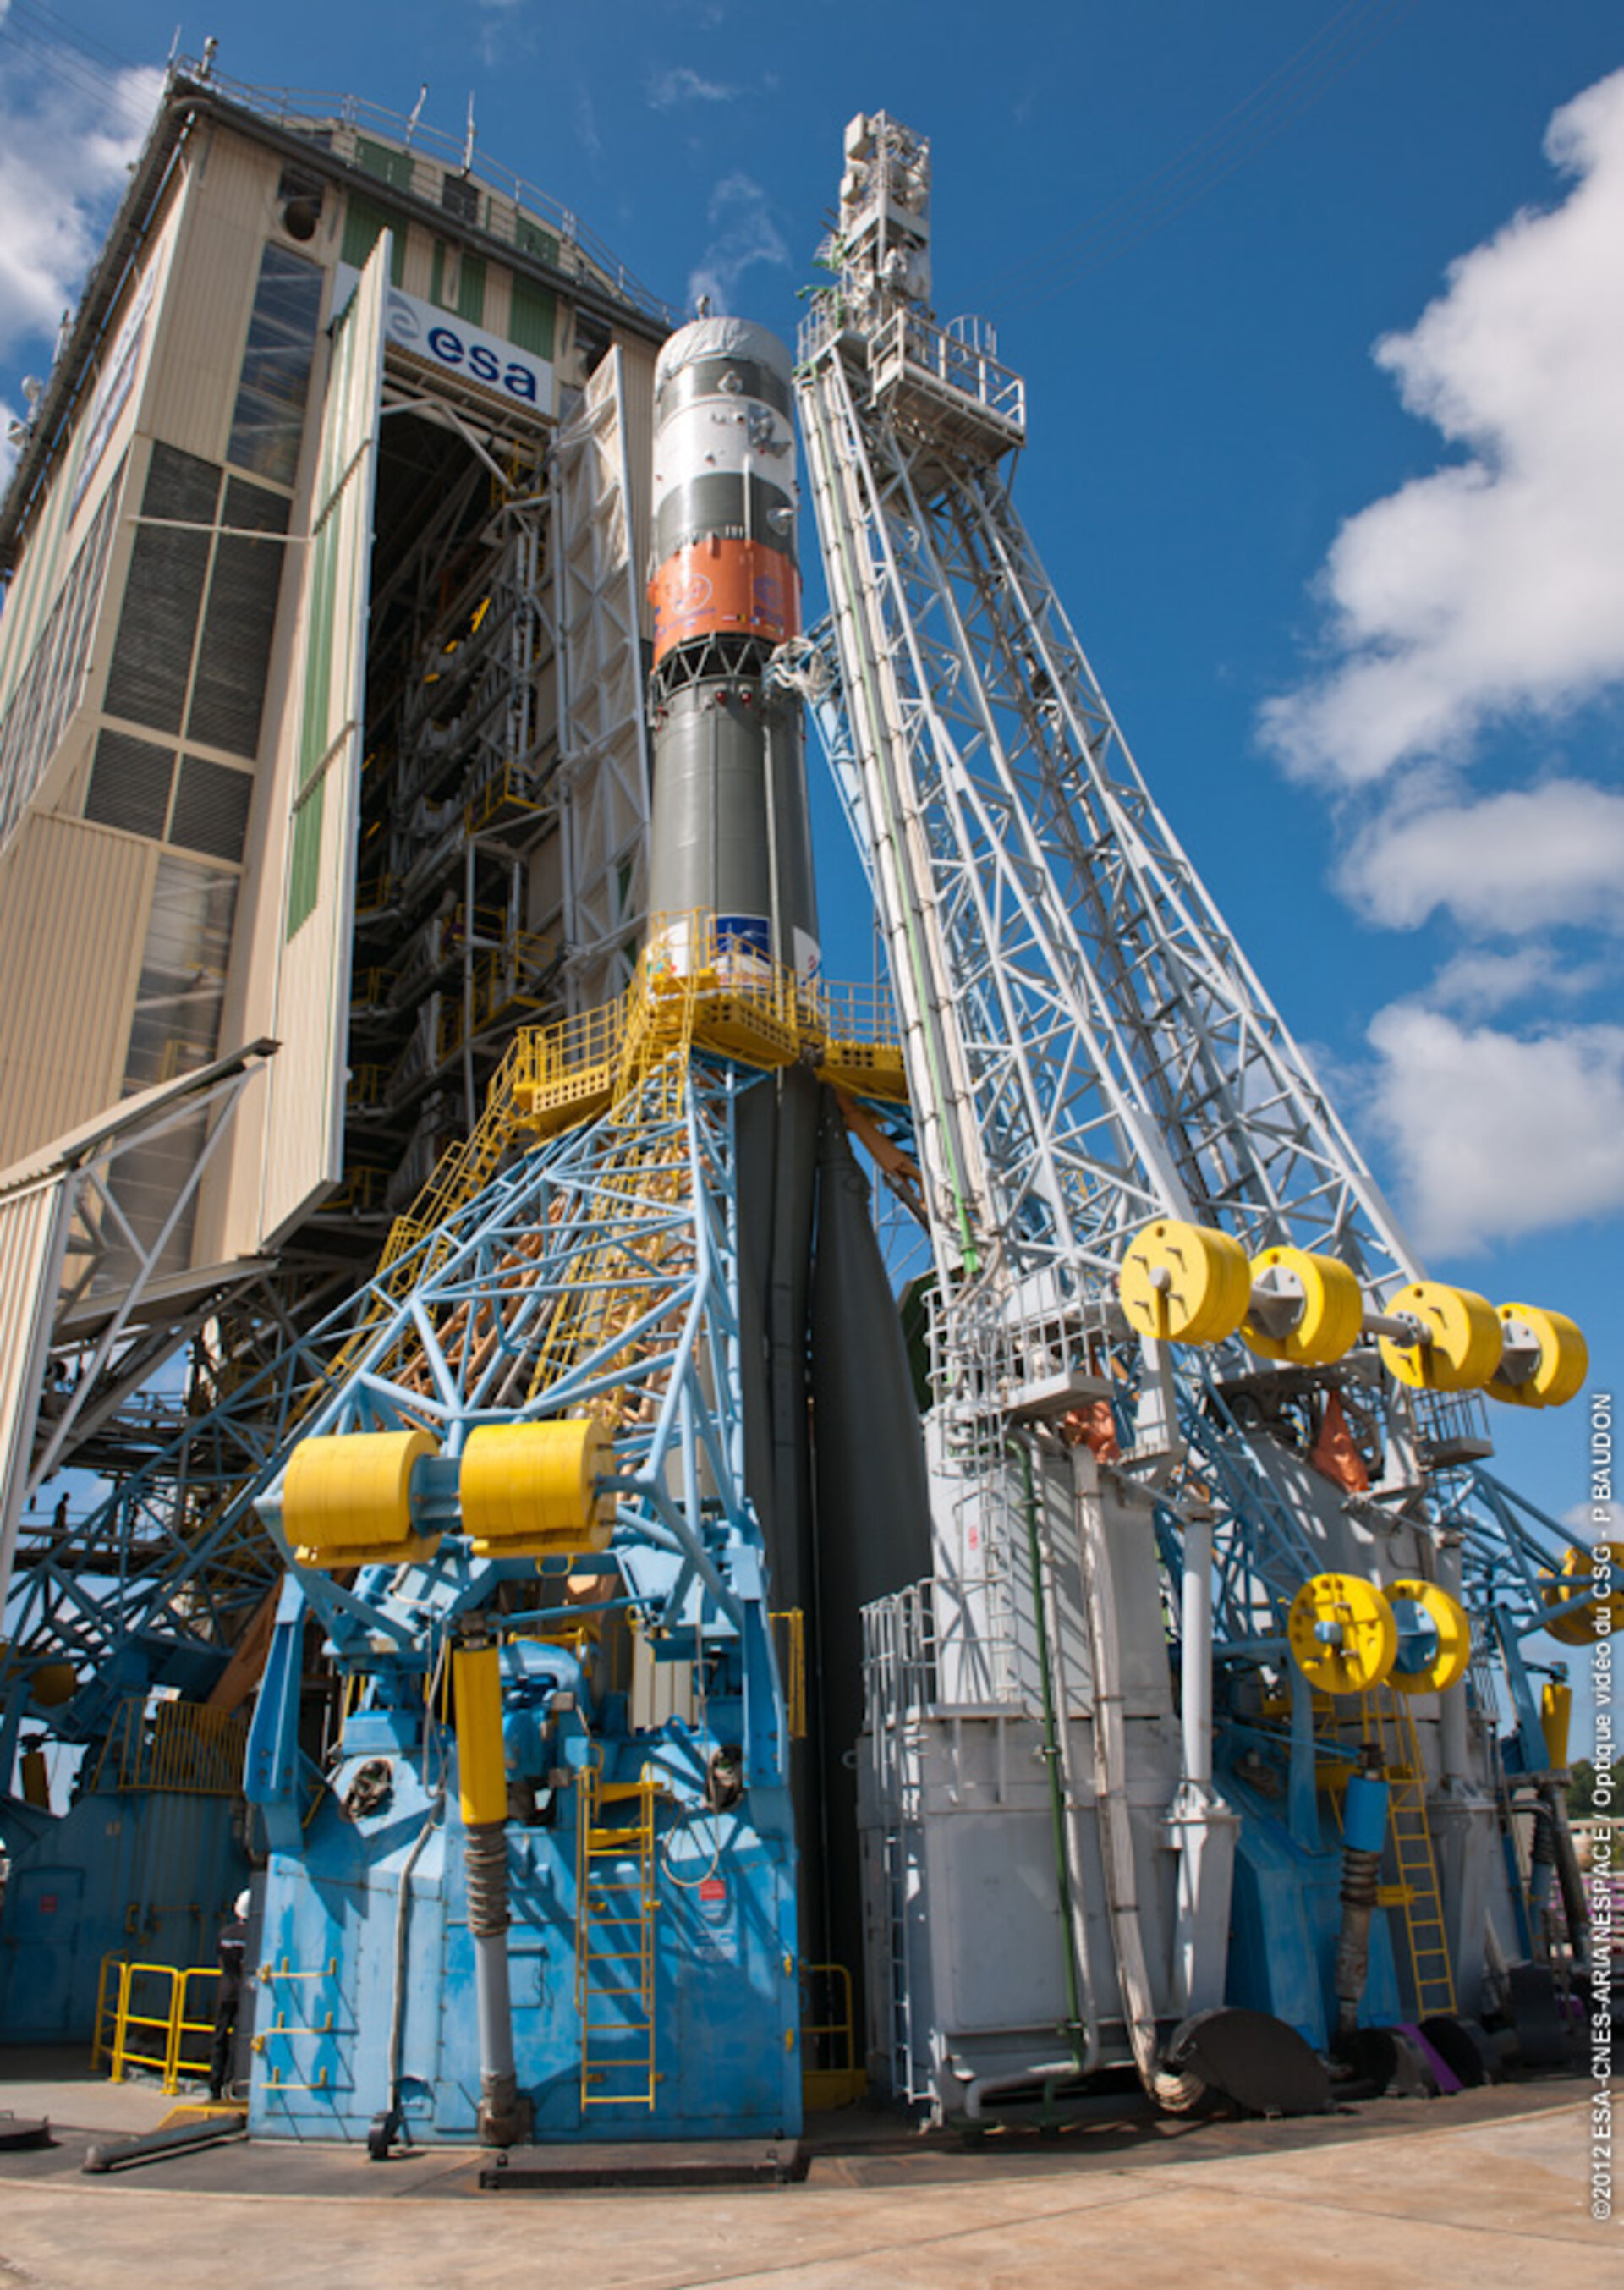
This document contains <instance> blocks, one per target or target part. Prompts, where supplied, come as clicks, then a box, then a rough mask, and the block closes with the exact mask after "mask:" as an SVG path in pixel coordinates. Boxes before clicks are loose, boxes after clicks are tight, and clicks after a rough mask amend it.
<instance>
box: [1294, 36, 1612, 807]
mask: <svg viewBox="0 0 1624 2290" xmlns="http://www.w3.org/2000/svg"><path fill="white" fill-rule="evenodd" d="M1545 148H1546V152H1547V156H1548V157H1549V159H1550V160H1551V162H1552V164H1554V165H1555V166H1556V167H1557V168H1559V169H1560V170H1562V171H1563V172H1565V173H1568V174H1571V175H1572V176H1573V177H1575V178H1576V179H1577V180H1576V182H1575V187H1574V188H1573V189H1572V192H1571V193H1570V194H1569V196H1568V197H1567V199H1566V200H1565V202H1564V204H1562V205H1560V206H1559V207H1557V208H1556V209H1555V210H1554V211H1552V212H1548V213H1536V212H1524V213H1521V214H1519V215H1517V216H1516V218H1515V219H1514V220H1512V221H1511V222H1510V223H1509V224H1508V226H1507V227H1506V228H1505V229H1504V230H1502V231H1501V232H1500V234H1499V236H1497V237H1495V238H1493V239H1492V240H1491V241H1490V242H1489V243H1488V244H1485V245H1483V246H1480V247H1478V248H1476V250H1475V251H1474V252H1472V253H1470V254H1468V255H1467V256H1465V257H1464V258H1463V259H1462V260H1460V261H1459V262H1457V263H1456V264H1455V265H1454V266H1453V267H1452V270H1451V272H1450V276H1449V284H1448V286H1447V289H1446V291H1445V292H1444V293H1443V294H1442V295H1441V296H1440V297H1439V298H1438V299H1437V300H1436V301H1435V302H1433V303H1432V304H1431V305H1430V306H1429V307H1428V309H1427V310H1426V311H1425V312H1424V313H1423V314H1422V316H1421V318H1420V323H1419V324H1417V325H1416V326H1415V328H1414V329H1413V331H1412V332H1410V333H1407V334H1396V335H1392V336H1389V337H1388V340H1385V341H1383V342H1381V343H1380V344H1379V345H1378V348H1377V351H1376V356H1377V361H1378V363H1379V364H1380V365H1382V366H1383V367H1384V368H1385V369H1386V370H1387V371H1388V372H1389V373H1391V374H1393V375H1394V376H1395V377H1396V380H1397V382H1398V385H1399V388H1400V392H1401V395H1402V396H1403V399H1404V404H1405V405H1406V406H1407V407H1408V408H1409V410H1410V411H1411V412H1413V413H1415V414H1417V415H1419V416H1420V417H1422V418H1423V419H1425V420H1429V421H1431V422H1432V423H1434V424H1435V425H1436V428H1438V429H1439V430H1441V431H1442V433H1443V435H1444V437H1445V438H1446V439H1447V440H1448V441H1449V442H1450V444H1452V445H1455V446H1458V447H1460V448H1462V449H1463V450H1464V451H1465V452H1466V453H1467V454H1468V457H1469V458H1468V459H1467V460H1465V461H1464V462H1463V463H1460V464H1458V465H1452V466H1448V467H1444V468H1439V469H1438V470H1437V471H1436V472H1435V473H1434V474H1433V475H1431V476H1426V477H1422V478H1419V479H1417V480H1416V481H1415V482H1414V483H1413V484H1407V485H1405V486H1404V488H1403V489H1402V490H1401V491H1400V492H1396V493H1394V494H1392V495H1390V496H1389V497H1388V499H1386V500H1380V501H1377V502H1375V503H1374V504H1373V505H1372V507H1370V508H1366V509H1364V510H1363V511H1362V512H1361V513H1360V514H1359V515H1358V516H1355V517H1353V518H1352V519H1350V521H1349V522H1348V524H1345V525H1344V526H1343V528H1342V530H1341V532H1340V533H1339V535H1338V536H1337V539H1336V541H1335V543H1334V545H1333V547H1332V551H1331V555H1330V557H1329V560H1328V562H1327V564H1326V566H1325V570H1324V575H1323V587H1324V594H1325V597H1326V600H1327V603H1328V605H1329V607H1330V611H1331V614H1332V626H1331V641H1332V653H1333V655H1337V656H1336V657H1333V659H1332V664H1331V665H1330V666H1328V667H1327V669H1325V671H1324V673H1323V674H1322V675H1321V676H1319V677H1317V678H1316V679H1315V680H1313V681H1311V682H1309V683H1308V684H1307V685H1304V686H1303V687H1302V688H1301V689H1300V690H1299V691H1297V692H1295V693H1290V694H1288V695H1285V696H1283V697H1281V698H1278V699H1276V700H1275V701H1273V702H1271V703H1270V705H1269V706H1268V709H1266V710H1265V717H1264V731H1265V736H1266V737H1267V738H1268V741H1270V743H1271V744H1272V745H1273V746H1274V747H1275V748H1276V750H1277V751H1278V753H1279V754H1280V755H1281V756H1282V757H1284V760H1285V761H1286V763H1287V764H1288V765H1289V766H1290V767H1291V768H1292V769H1293V770H1294V771H1297V772H1300V773H1314V774H1324V775H1325V776H1327V777H1328V778H1330V779H1331V780H1332V781H1333V782H1336V783H1339V784H1342V785H1353V786H1357V785H1368V784H1371V783H1373V782H1375V781H1379V780H1380V779H1381V778H1383V777H1384V776H1385V774H1386V773H1388V772H1389V771H1391V770H1392V769H1393V768H1394V767H1395V765H1397V764H1399V763H1400V762H1402V761H1403V760H1404V759H1405V758H1406V757H1415V756H1438V755H1460V754H1462V753H1464V752H1465V751H1466V750H1467V749H1468V748H1469V745H1470V743H1471V741H1472V740H1473V738H1474V737H1475V735H1476V734H1477V733H1479V732H1481V731H1483V730H1484V729H1485V728H1487V727H1488V726H1490V725H1492V724H1493V723H1495V722H1497V721H1500V720H1504V719H1506V718H1508V717H1512V716H1515V715H1517V714H1522V713H1532V714H1535V715H1540V714H1545V715H1548V714H1554V713H1556V712H1557V711H1559V710H1562V709H1571V708H1572V707H1574V706H1576V705H1578V704H1579V703H1580V702H1582V701H1584V700H1586V699H1588V697H1590V696H1591V695H1593V694H1594V693H1596V692H1598V691H1599V690H1601V689H1602V687H1603V686H1604V685H1606V684H1607V683H1609V682H1611V681H1612V680H1613V679H1614V678H1617V677H1620V675H1624V548H1620V545H1619V536H1620V532H1624V383H1621V381H1620V377H1621V376H1624V268H1621V267H1620V252H1619V250H1620V245H1624V71H1620V72H1615V73H1614V74H1612V76H1610V77H1609V78H1607V79H1604V80H1602V81H1599V82H1598V83H1597V84H1596V85H1595V86H1594V87H1591V88H1588V89H1587V90H1586V91H1585V92H1584V93H1583V94H1582V95H1580V96H1579V97H1577V98H1576V99H1575V100H1574V101H1573V102H1572V103H1570V104H1568V105H1567V106H1566V107H1565V108H1564V109H1563V110H1561V111H1559V112H1558V113H1557V114H1556V116H1555V118H1554V119H1553V120H1552V122H1551V126H1550V130H1549V132H1548V136H1547V138H1546V146H1545Z"/></svg>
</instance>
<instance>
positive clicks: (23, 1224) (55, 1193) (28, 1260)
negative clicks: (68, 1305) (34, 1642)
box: [0, 1177, 64, 1613]
mask: <svg viewBox="0 0 1624 2290" xmlns="http://www.w3.org/2000/svg"><path fill="white" fill-rule="evenodd" d="M63 1205H64V1204H63V1198H62V1180H61V1179H60V1177H53V1178H51V1179H49V1180H48V1181H46V1182H45V1183H44V1184H39V1185H32V1186H30V1187H29V1188H28V1189H27V1190H26V1191H24V1192H20V1193H15V1194H12V1196H11V1197H8V1198H5V1199H0V1613H3V1612H4V1605H5V1591H6V1586H7V1584H8V1583H9V1581H11V1573H12V1552H13V1550H14V1549H15V1548H16V1541H17V1521H18V1517H19V1516H20V1512H21V1509H22V1497H23V1489H24V1485H25V1483H26V1481H27V1478H28V1461H29V1456H30V1454H31V1453H32V1449H33V1445H34V1425H35V1421H36V1418H37V1416H38V1413H39V1391H40V1378H41V1376H42V1374H43V1373H44V1362H45V1345H46V1342H47V1341H48V1339H49V1336H50V1332H51V1322H52V1317H53V1314H54V1312H55V1308H56V1294H57V1286H58V1281H59V1278H60V1267H61V1257H60V1248H59V1246H58V1240H59V1232H58V1221H57V1220H58V1211H59V1209H60V1208H62V1207H63Z"/></svg>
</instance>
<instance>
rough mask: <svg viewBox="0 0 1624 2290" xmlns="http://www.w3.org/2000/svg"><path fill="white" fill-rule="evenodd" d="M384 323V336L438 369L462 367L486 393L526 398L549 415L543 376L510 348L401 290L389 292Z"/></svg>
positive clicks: (504, 343)
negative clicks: (440, 367) (452, 319)
mask: <svg viewBox="0 0 1624 2290" xmlns="http://www.w3.org/2000/svg"><path fill="white" fill-rule="evenodd" d="M383 323H384V332H386V333H387V334H388V337H389V339H390V340H391V341H396V342H398V343H399V344H400V346H401V348H402V349H405V350H413V351H415V352H416V353H417V355H418V356H420V357H423V356H428V357H431V358H433V359H434V361H435V363H436V365H444V366H452V367H454V368H457V369H459V370H460V371H461V372H465V373H467V374H468V375H470V376H471V377H472V379H473V380H475V381H477V382H483V383H484V387H485V388H487V389H500V390H502V391H504V392H505V393H506V394H507V396H509V397H519V398H523V399H524V403H525V404H527V405H534V406H538V407H540V408H541V410H542V411H546V410H547V409H546V406H545V404H544V402H543V401H544V398H545V396H547V395H548V393H547V392H546V390H545V389H544V387H543V378H542V376H541V374H540V372H538V371H537V369H536V367H534V366H533V365H532V364H530V363H529V361H528V360H527V359H524V358H522V357H520V356H517V355H516V352H515V351H514V348H513V346H512V344H511V343H508V342H500V341H498V340H496V339H495V337H494V336H492V335H490V334H483V333H476V332H475V331H474V330H473V329H472V328H471V327H466V326H459V325H456V324H452V322H451V321H450V320H449V319H448V318H447V317H446V315H445V313H444V311H443V310H436V309H433V308H430V307H429V306H428V304H427V303H424V302H420V301H418V300H416V299H415V297H414V296H412V295H410V294H403V293H402V292H401V291H400V289H399V287H398V286H392V287H391V288H390V289H389V294H388V303H387V305H386V307H385V310H384V322H383Z"/></svg>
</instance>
